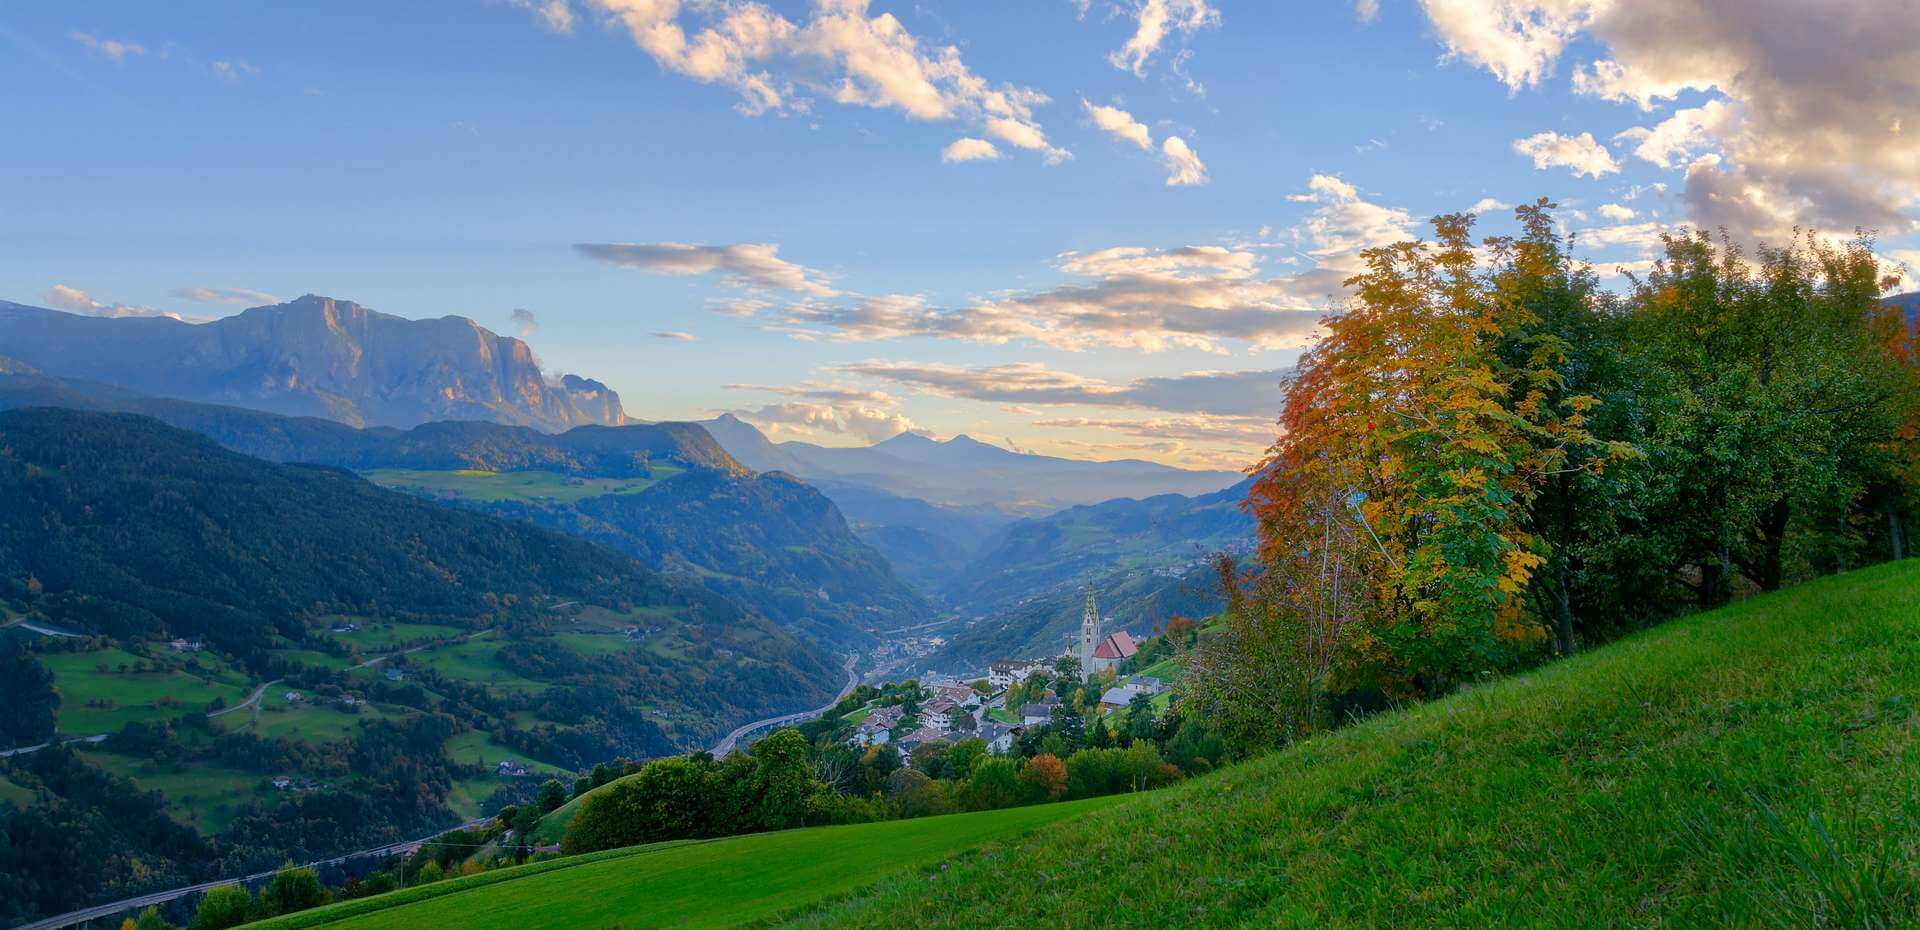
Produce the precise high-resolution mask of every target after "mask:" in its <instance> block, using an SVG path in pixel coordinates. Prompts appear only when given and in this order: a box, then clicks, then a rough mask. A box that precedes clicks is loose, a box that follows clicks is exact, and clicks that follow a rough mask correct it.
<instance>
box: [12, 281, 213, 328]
mask: <svg viewBox="0 0 1920 930" xmlns="http://www.w3.org/2000/svg"><path fill="white" fill-rule="evenodd" d="M43 297H44V299H45V300H46V302H47V303H48V304H50V305H52V306H54V307H56V308H58V309H61V310H65V311H67V312H69V313H79V314H83V315H85V316H103V317H111V318H115V319H118V318H121V317H132V316H164V317H169V318H171V319H175V320H178V319H181V316H180V314H178V313H172V312H169V311H166V310H157V309H155V308H153V307H143V306H138V305H135V304H123V303H108V302H106V301H102V300H96V299H95V298H94V296H93V295H92V294H89V293H87V292H86V291H83V290H81V289H79V288H77V287H68V286H67V285H65V284H56V285H54V286H52V287H50V288H47V292H46V294H45V295H43Z"/></svg>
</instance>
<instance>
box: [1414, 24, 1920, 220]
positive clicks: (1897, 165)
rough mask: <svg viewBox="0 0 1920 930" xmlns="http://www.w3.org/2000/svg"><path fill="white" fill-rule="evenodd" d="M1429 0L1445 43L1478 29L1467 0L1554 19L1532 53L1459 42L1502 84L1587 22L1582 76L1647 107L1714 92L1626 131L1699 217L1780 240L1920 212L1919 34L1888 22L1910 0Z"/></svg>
mask: <svg viewBox="0 0 1920 930" xmlns="http://www.w3.org/2000/svg"><path fill="white" fill-rule="evenodd" d="M1424 5H1425V6H1426V8H1427V10H1428V13H1429V16H1430V17H1431V18H1432V20H1433V25H1434V27H1435V30H1436V32H1437V33H1438V34H1439V35H1440V36H1441V39H1442V41H1444V42H1446V43H1447V44H1448V47H1449V49H1463V48H1467V47H1471V46H1473V45H1474V44H1475V43H1477V42H1478V41H1479V39H1480V37H1479V35H1478V32H1477V30H1476V29H1475V28H1473V27H1474V21H1473V19H1472V18H1471V17H1470V16H1463V15H1458V14H1460V10H1461V9H1470V8H1473V7H1485V8H1496V7H1497V8H1498V9H1500V10H1502V11H1505V13H1506V14H1508V15H1509V16H1510V17H1512V18H1514V19H1517V20H1525V21H1528V22H1531V23H1534V24H1536V26H1539V27H1540V28H1542V29H1545V31H1546V32H1548V33H1551V35H1550V36H1548V37H1546V38H1544V39H1543V40H1542V41H1539V42H1535V43H1532V44H1531V45H1530V47H1531V49H1532V57H1531V58H1530V59H1529V60H1530V61H1532V62H1534V63H1535V65H1536V67H1531V68H1524V69H1516V68H1514V67H1512V66H1510V65H1508V64H1505V63H1503V62H1504V61H1505V59H1502V58H1501V57H1500V56H1496V55H1468V54H1464V53H1462V54H1461V57H1464V58H1469V59H1470V60H1472V61H1474V62H1475V63H1477V64H1481V65H1483V66H1485V67H1487V68H1488V70H1490V71H1492V72H1493V73H1494V74H1495V75H1496V76H1500V77H1501V79H1502V80H1506V81H1508V83H1509V86H1514V87H1518V86H1521V85H1522V84H1528V83H1533V82H1534V81H1535V80H1537V77H1538V75H1540V74H1545V73H1547V72H1548V71H1549V70H1550V68H1551V66H1552V64H1553V62H1554V60H1555V59H1556V58H1558V57H1559V56H1560V55H1562V54H1563V53H1564V52H1565V51H1566V49H1567V48H1568V47H1570V46H1569V45H1568V42H1567V40H1569V39H1571V38H1572V37H1573V36H1574V35H1576V34H1579V33H1582V32H1585V33H1586V34H1587V35H1588V37H1589V38H1590V39H1591V41H1592V43H1593V44H1595V45H1597V46H1599V47H1600V48H1601V49H1602V51H1601V52H1600V53H1599V54H1598V55H1596V58H1595V60H1593V61H1590V62H1586V63H1583V64H1580V65H1578V66H1577V67H1576V68H1575V69H1574V80H1573V86H1574V89H1575V90H1576V91H1577V92H1580V93H1584V94H1588V95H1592V96H1596V97H1599V98H1602V99H1606V100H1612V101H1615V102H1619V103H1623V104H1627V105H1631V106H1635V107H1638V108H1640V109H1642V110H1649V111H1651V110H1654V109H1657V108H1658V107H1660V106H1663V105H1665V104H1667V103H1670V102H1671V101H1673V100H1675V99H1676V98H1677V97H1678V96H1680V95H1681V94H1683V93H1699V94H1704V95H1711V97H1710V99H1709V100H1708V101H1706V102H1705V103H1704V104H1702V105H1701V106H1698V107H1692V108H1688V109H1683V110H1680V111H1678V112H1676V113H1674V114H1673V115H1672V116H1670V117H1669V118H1667V119H1666V120H1664V121H1662V122H1661V123H1659V124H1657V125H1655V126H1652V127H1647V128H1643V129H1640V130H1636V131H1633V132H1632V133H1631V134H1630V135H1629V136H1628V138H1629V139H1631V140H1633V141H1636V142H1637V143H1638V144H1639V145H1638V148H1637V150H1636V154H1637V155H1639V157H1641V158H1644V159H1646V160H1648V161H1649V162H1651V163H1653V164H1656V165H1663V166H1665V167H1668V168H1670V169H1673V170H1684V172H1685V178H1686V190H1685V196H1686V203H1687V205H1688V210H1689V218H1690V219H1691V220H1692V222H1693V223H1694V224H1695V225H1697V226H1700V227H1703V228H1708V229H1713V228H1718V227H1722V226H1724V227H1726V228H1727V229H1728V231H1729V232H1730V233H1732V234H1733V235H1734V236H1735V238H1737V239H1744V240H1754V239H1759V240H1769V241H1774V242H1776V243H1777V242H1780V241H1782V240H1784V239H1785V238H1786V237H1787V236H1788V235H1790V234H1791V230H1792V229H1793V227H1795V226H1802V227H1815V228H1820V229H1827V230H1848V229H1852V228H1854V227H1865V228H1869V229H1878V230H1880V231H1881V232H1883V233H1904V232H1909V231H1912V230H1914V229H1916V228H1920V224H1916V222H1915V216H1914V210H1915V208H1916V207H1920V194H1916V192H1917V191H1920V147H1916V146H1912V145H1907V144H1904V142H1903V140H1902V139H1901V138H1900V128H1901V127H1903V126H1906V125H1920V123H1916V122H1915V120H1916V119H1920V43H1915V42H1913V41H1912V36H1911V33H1910V30H1904V29H1900V28H1896V27H1894V26H1893V25H1892V24H1900V23H1906V22H1909V21H1911V20H1912V17H1913V14H1914V10H1913V3H1912V0H1850V2H1845V3H1819V2H1807V0H1694V2H1688V3H1664V4H1663V3H1626V2H1617V0H1497V2H1485V0H1444V2H1443V0H1426V2H1425V4H1424ZM1456 8H1458V9H1456ZM1516 74H1530V75H1532V76H1533V77H1532V78H1530V79H1526V80H1520V81H1515V80H1511V79H1510V78H1513V77H1514V76H1515V75H1516Z"/></svg>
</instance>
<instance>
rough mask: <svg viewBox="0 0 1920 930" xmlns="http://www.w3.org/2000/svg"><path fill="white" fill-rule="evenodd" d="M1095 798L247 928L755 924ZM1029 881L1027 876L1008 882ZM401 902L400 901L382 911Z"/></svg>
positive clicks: (558, 871)
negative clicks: (754, 922)
mask: <svg viewBox="0 0 1920 930" xmlns="http://www.w3.org/2000/svg"><path fill="white" fill-rule="evenodd" d="M1122 800H1123V799H1122V798H1096V799H1093V800H1090V801H1075V802H1071V803H1066V804H1044V805H1039V806H1035V807H1020V808H1013V809H1011V810H1000V811H984V812H981V813H974V814H953V815H949V816H945V817H928V818H922V819H919V820H896V821H888V822H884V823H866V824H854V825H850V826H841V827H815V828H812V829H806V830H787V831H782V832H779V833H761V834H756V835H753V836H741V837H733V838H730V839H723V840H710V841H704V842H692V843H663V844H656V845H652V846H637V847H631V848H629V849H622V850H613V851H611V852H608V853H601V854H596V855H593V856H581V857H577V858H573V859H560V860H555V861H552V862H546V863H537V864H534V865H531V866H522V867H520V868H517V869H508V870H503V871H500V872H493V873H487V874H483V875H477V876H473V877H470V878H463V879H455V880H451V881H447V882H443V883H441V884H438V885H429V886H426V887H424V888H419V889H411V890H408V891H405V892H400V893H397V894H393V895H386V896H382V897H376V898H369V899H366V900H362V901H350V902H346V903H344V904H338V905H333V906H331V907H327V908H322V909H319V910H315V911H308V912H305V913H301V914H295V915H292V916H290V917H286V918H281V919H279V920H271V921H267V922H265V923H262V924H257V925H253V927H254V928H255V930H296V928H306V927H328V928H337V930H420V928H424V927H513V928H515V930H562V928H565V930H608V928H614V927H622V928H639V927H677V928H688V930H694V928H713V927H733V926H739V925H741V924H743V923H749V922H752V921H758V920H765V919H767V918H770V917H773V916H775V915H778V914H780V913H782V912H785V911H787V910H790V909H792V908H794V907H796V906H800V905H804V904H806V903H808V902H810V901H815V900H818V899H820V898H822V897H826V896H831V895H836V894H843V893H845V892H847V891H849V890H851V889H854V888H858V887H860V886H861V885H864V884H867V883H869V882H872V881H874V880H875V879H876V878H880V877H882V876H884V875H886V874H888V873H891V872H894V871H897V870H901V869H909V868H914V867H917V866H924V865H930V864H932V863H934V862H937V861H939V860H942V859H945V858H947V857H950V856H953V855H955V854H957V853H960V852H962V851H964V850H966V849H969V848H972V847H974V846H978V845H980V844H981V843H986V842H991V841H994V840H1001V839H1006V838H1009V837H1012V836H1017V835H1019V834H1021V833H1023V832H1026V831H1028V830H1032V829H1034V828H1035V827H1039V826H1042V825H1044V824H1047V823H1050V822H1053V821H1056V820H1060V819H1063V818H1068V817H1073V816H1076V815H1079V814H1084V813H1087V812H1090V811H1094V810H1098V809H1101V808H1105V807H1109V806H1114V805H1116V804H1118V803H1120V802H1121V801H1122ZM1008 878H1009V880H1012V881H1028V880H1030V876H1029V875H1026V874H1019V875H1011V876H1008ZM396 902H408V903H406V904H405V906H399V907H395V906H392V905H393V904H395V903H396Z"/></svg>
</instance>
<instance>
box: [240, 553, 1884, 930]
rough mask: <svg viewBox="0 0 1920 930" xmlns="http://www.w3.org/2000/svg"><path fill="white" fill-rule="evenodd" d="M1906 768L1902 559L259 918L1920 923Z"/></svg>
mask: <svg viewBox="0 0 1920 930" xmlns="http://www.w3.org/2000/svg"><path fill="white" fill-rule="evenodd" d="M1915 772H1920V562H1908V563H1904V564H1895V565H1885V566H1880V567H1876V568H1870V569H1866V570H1863V571H1858V572H1854V573H1851V574H1847V575H1842V576H1837V577H1833V578H1827V579H1822V580H1820V581H1815V582H1811V583H1809V584H1806V585H1804V586H1802V587H1799V588H1795V589H1790V590H1787V591H1783V592H1778V593H1775V594H1770V595H1765V596H1761V597H1756V598H1754V599H1752V600H1749V601H1746V602H1744V603H1740V604H1736V605H1734V606H1731V607H1728V608H1724V609H1721V610H1718V611H1713V612H1710V613H1705V614H1700V615H1696V616H1693V617H1689V618H1686V619H1683V620H1679V621H1675V622H1673V623H1669V624H1667V625H1664V626H1661V627H1658V628H1655V629H1652V630H1649V631H1646V632H1643V633H1641V634H1638V635H1635V636H1631V637H1628V638H1626V639H1624V640H1622V641H1620V642H1617V643H1614V644H1611V645H1608V646H1604V647H1601V648H1597V649H1593V650H1591V651H1589V652H1586V653H1584V654H1581V655H1579V656H1576V657H1574V658H1572V659H1569V660H1566V661H1561V662H1556V663H1553V664H1550V665H1547V666H1545V667H1543V668H1540V669H1538V670H1535V671H1532V672H1529V673H1526V674H1521V675H1515V676H1512V677H1510V678H1506V679H1500V680H1494V681H1489V682H1485V683H1482V684H1479V685H1476V686H1473V687H1470V688H1467V689H1465V690H1462V691H1460V692H1457V693H1455V694H1453V695H1452V696H1449V697H1446V698H1443V699H1441V700H1438V701H1434V702H1431V703H1426V704H1419V705H1411V706H1407V707H1404V708H1402V709H1399V710H1395V711H1391V712H1388V713H1383V714H1379V715H1377V716H1374V717H1372V718H1370V719H1367V720H1365V721H1363V722H1360V723H1358V724H1355V725H1353V726H1350V727H1348V728H1345V729H1342V730H1337V731H1333V732H1331V733H1327V734H1324V735H1322V736H1319V737H1317V738H1315V739H1312V740H1309V741H1305V742H1302V743H1299V744H1296V745H1294V746H1292V747H1290V748H1288V749H1286V750H1283V751H1280V752H1277V753H1274V754H1272V755H1269V756H1267V757H1264V758H1262V759H1259V760H1255V761H1253V762H1250V763H1247V764H1243V765H1240V766H1236V767H1232V768H1228V769H1224V770H1222V771H1220V772H1217V773H1215V774H1213V775H1210V776H1206V777H1202V778H1197V779H1193V780H1191V781H1188V782H1186V783H1184V784H1182V785H1179V786H1176V787H1173V788H1169V789H1165V790H1162V791H1157V792H1151V793H1148V794H1144V795H1131V796H1125V797H1123V798H1120V799H1118V800H1117V801H1114V799H1107V800H1109V801H1114V803H1111V804H1107V803H1099V802H1095V803H1090V804H1086V805H1082V806H1076V805H1072V804H1069V805H1054V806H1042V807H1035V808H1021V809H1015V810H1009V811H996V812H991V813H987V814H967V815H958V816H955V817H951V818H937V819H933V820H916V821H895V822H889V823H879V824H863V825H858V826H850V827H831V828H819V829H812V830H796V831H789V832H784V833H774V834H764V835H760V836H750V837H740V838H735V839H731V840H725V841H717V842H711V843H699V844H683V845H678V846H662V847H640V848H636V849H634V850H619V851H614V852H613V853H608V854H604V855H605V856H606V857H607V858H600V857H581V858H580V859H577V860H556V861H554V862H551V863H544V864H542V865H541V866H537V867H536V868H544V869H550V871H546V872H541V873H539V874H538V875H537V876H533V875H529V877H527V878H524V879H522V878H518V877H516V875H515V873H514V872H512V871H511V870H509V871H506V872H500V873H490V874H488V875H485V876H479V877H477V879H464V880H461V881H469V882H474V884H472V885H459V884H457V883H448V884H447V885H446V886H445V887H444V888H441V887H438V886H436V887H435V888H432V889H423V892H422V893H424V894H432V895H434V897H432V898H431V899H430V900H422V901H418V902H417V903H410V904H408V905H407V906H404V907H398V908H393V909H390V910H379V911H371V910H369V909H370V908H374V907H381V906H384V904H380V905H376V904H375V903H374V902H372V901H367V902H353V903H350V904H346V905H340V906H338V907H336V908H335V909H333V910H330V911H320V912H315V913H314V914H313V915H300V916H299V917H298V918H296V919H295V921H293V922H282V923H278V924H270V925H269V926H273V927H278V928H289V927H307V926H329V927H333V926H338V927H341V928H354V930H381V928H402V927H417V926H514V927H523V928H544V927H580V928H610V927H616V926H618V927H647V926H675V927H683V926H684V927H722V926H737V925H742V924H762V923H769V922H772V923H778V924H780V925H782V926H797V927H810V928H842V927H888V928H902V930H906V928H912V930H926V928H975V927H1076V926H1118V927H1142V928H1147V927H1253V926H1258V927H1302V928H1305V927H1316V928H1317V927H1342V928H1347V927H1350V928H1363V927H1366V928H1371V927H1496V926H1498V927H1569V928H1572V927H1641V928H1656V930H1682V928H1693V927H1742V928H1745V927H1753V928H1761V927H1867V928H1880V927H1886V928H1892V927H1904V926H1915V925H1920V840H1917V839H1916V837H1920V780H1916V778H1915V777H1914V773H1915ZM1049 815H1051V816H1049ZM1030 816H1031V817H1040V818H1042V819H1041V820H1033V821H1027V820H1022V819H1020V818H1024V817H1030ZM967 818H982V820H980V821H970V820H968V819H967ZM998 818H1013V820H1011V821H1008V820H997V819H998ZM550 819H551V820H554V821H556V822H557V821H559V820H562V819H564V818H560V817H554V818H550ZM1049 820H1057V821H1058V822H1054V823H1051V824H1050V825H1046V826H1044V827H1043V828H1041V829H1037V830H1034V831H1033V832H1030V833H1024V834H1023V835H1010V834H1020V833H1022V831H1025V830H1026V829H1028V828H1030V827H1042V824H1043V822H1044V821H1049ZM996 821H997V822H998V823H1000V824H1001V827H996V828H992V829H988V828H984V827H982V828H979V829H964V830H963V829H961V828H960V826H961V825H963V824H967V823H986V822H996ZM983 844H984V846H983ZM976 846H983V848H980V849H978V851H975V852H971V853H968V854H966V855H960V853H961V852H962V851H963V850H968V849H972V848H973V847H976ZM569 863H572V864H569ZM934 864H937V867H929V866H932V865H934ZM410 894H411V893H410ZM376 900H377V899H376ZM396 900H403V899H396ZM385 903H392V902H385Z"/></svg>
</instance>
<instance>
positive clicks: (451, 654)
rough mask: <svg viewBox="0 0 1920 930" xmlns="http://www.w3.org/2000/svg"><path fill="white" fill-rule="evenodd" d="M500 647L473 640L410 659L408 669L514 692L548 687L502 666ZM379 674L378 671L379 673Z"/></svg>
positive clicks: (420, 654) (408, 659)
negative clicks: (424, 669)
mask: <svg viewBox="0 0 1920 930" xmlns="http://www.w3.org/2000/svg"><path fill="white" fill-rule="evenodd" d="M499 651H500V644H499V643H496V642H492V641H490V640H486V639H478V640H473V641H471V642H465V643H461V644H459V645H457V646H448V647H446V648H443V649H429V650H427V651H425V652H416V653H414V654H413V655H410V656H408V657H407V662H408V664H409V665H412V666H415V667H424V668H431V669H433V670H434V671H437V672H439V673H440V674H442V675H445V676H447V677H449V678H457V679H460V680H462V681H470V682H473V683H474V684H479V685H486V686H487V687H489V688H504V689H508V690H515V691H538V690H541V689H543V688H545V687H546V685H544V684H541V683H540V682H537V681H534V680H532V679H530V678H522V677H521V676H519V675H516V674H514V673H513V672H510V671H508V670H507V669H506V667H505V666H503V665H501V664H500V661H499V658H498V655H497V654H498V653H499ZM376 673H377V669H376Z"/></svg>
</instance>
